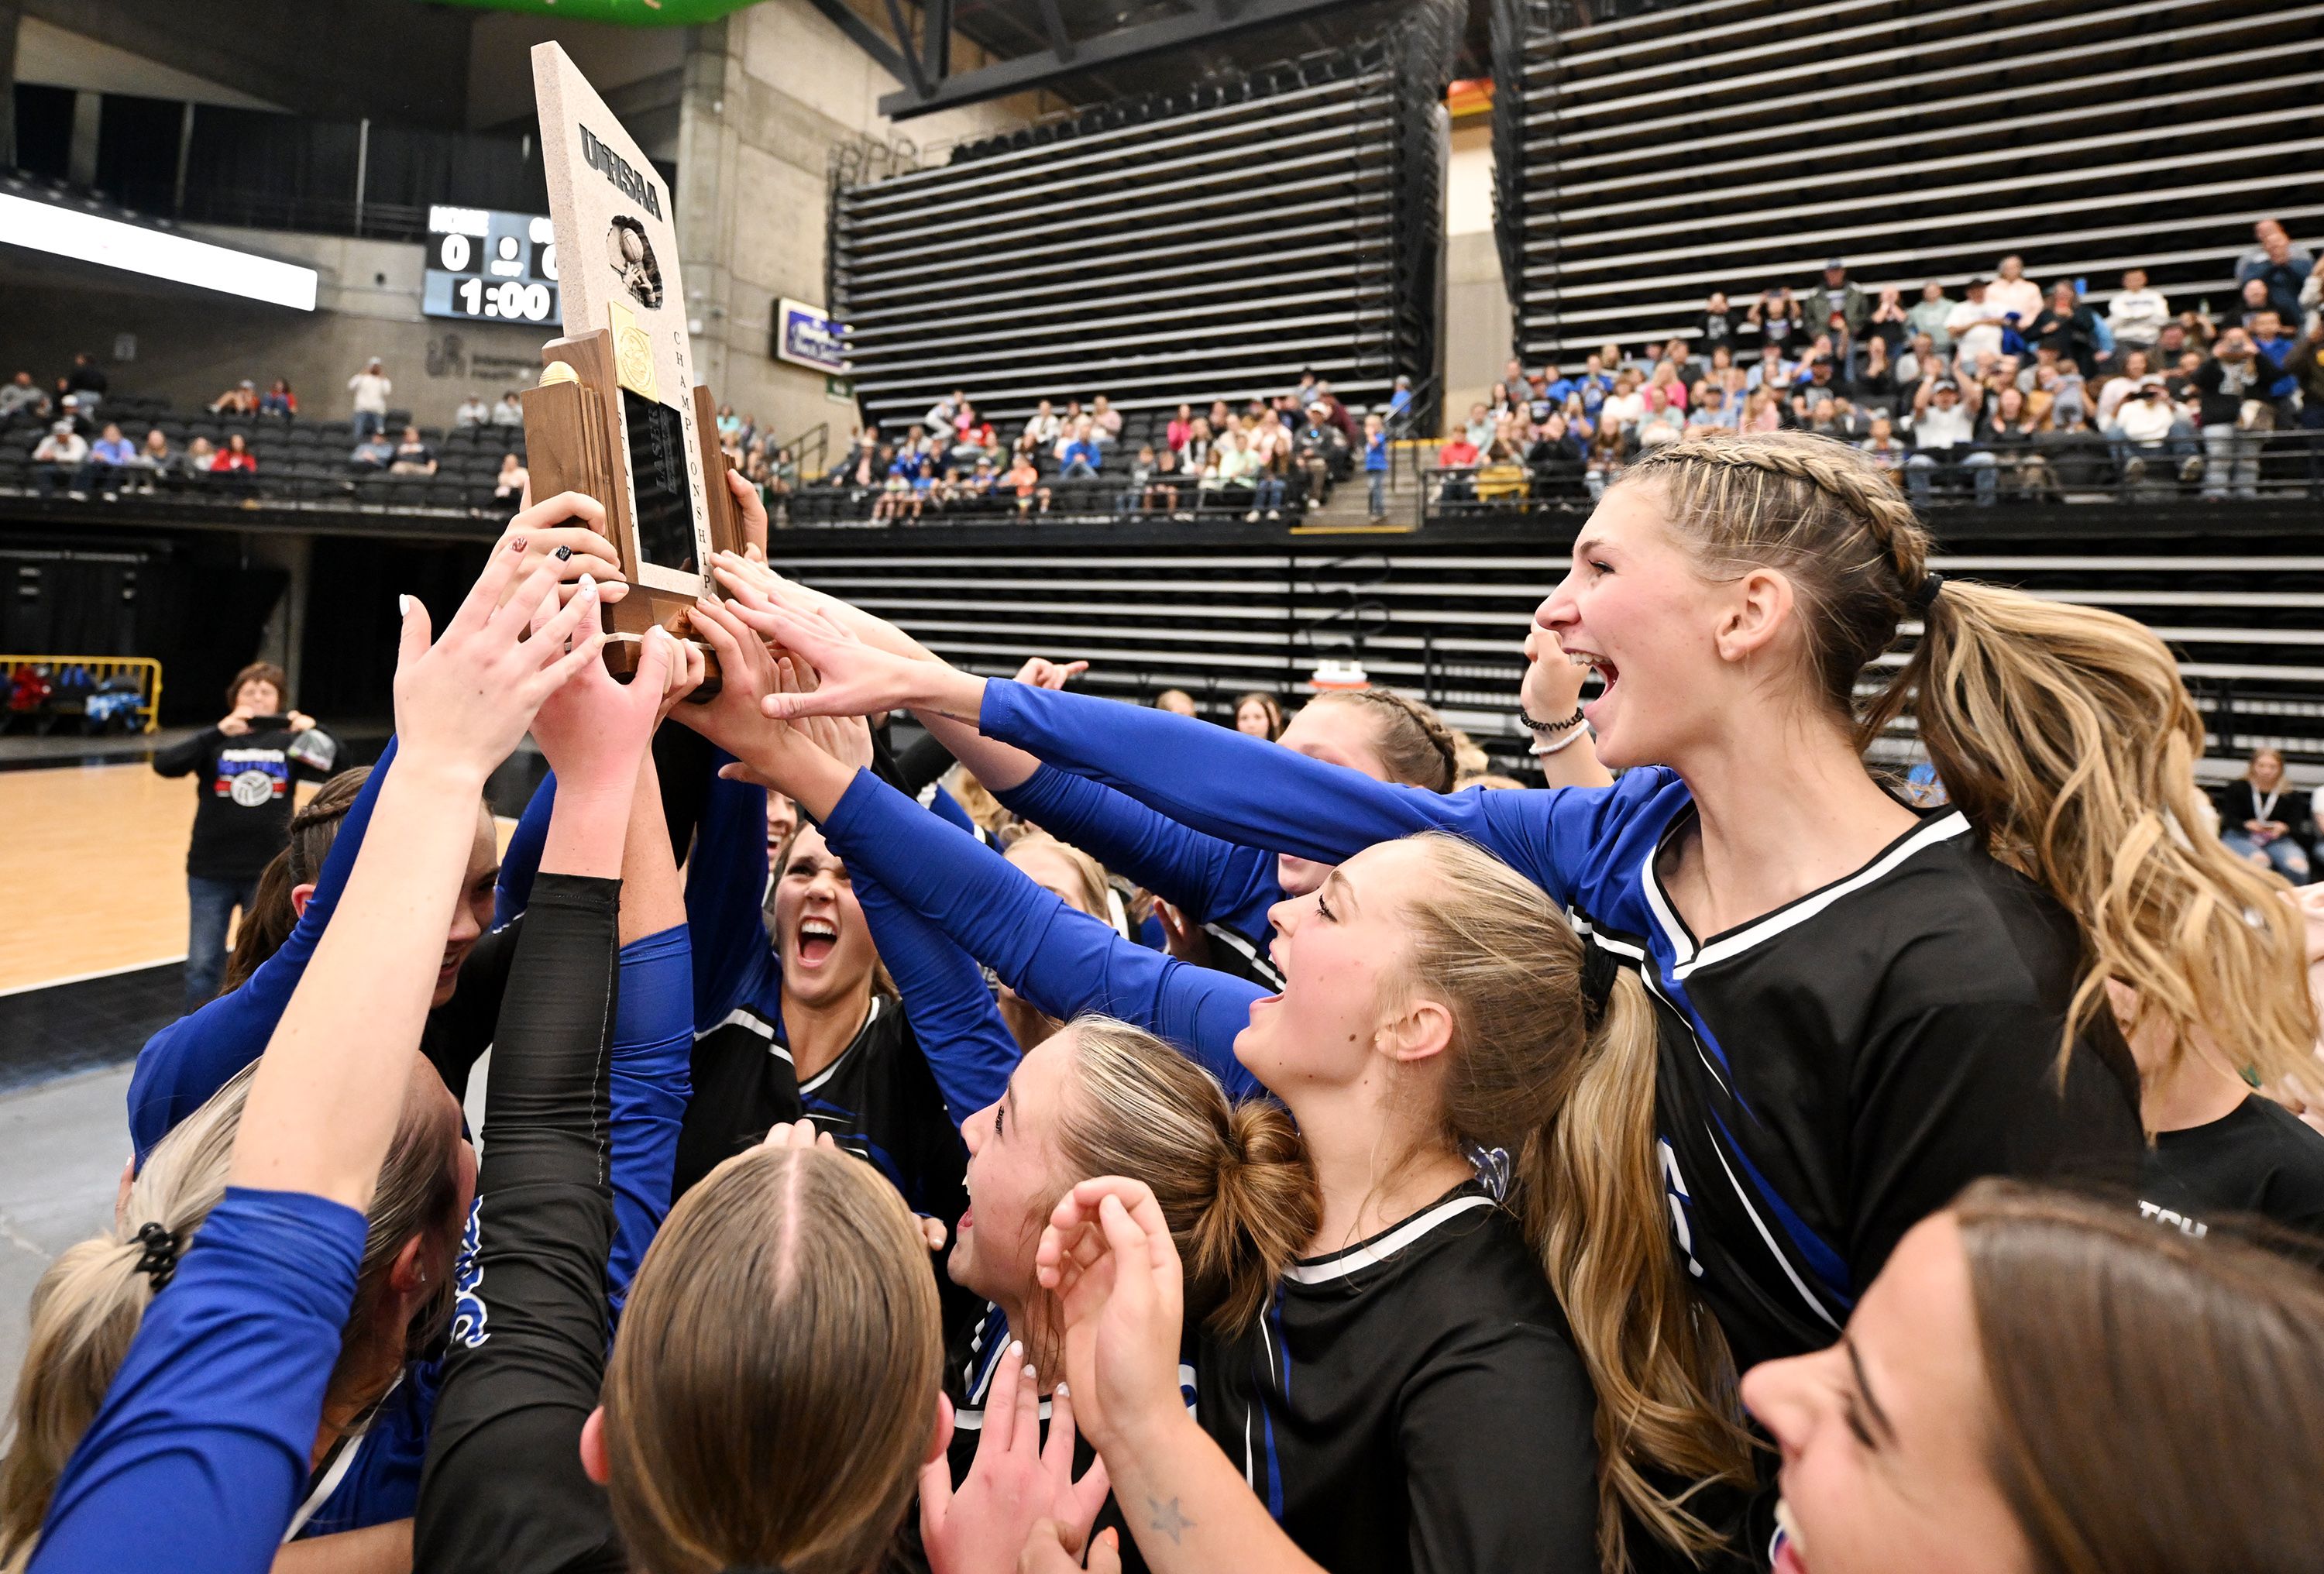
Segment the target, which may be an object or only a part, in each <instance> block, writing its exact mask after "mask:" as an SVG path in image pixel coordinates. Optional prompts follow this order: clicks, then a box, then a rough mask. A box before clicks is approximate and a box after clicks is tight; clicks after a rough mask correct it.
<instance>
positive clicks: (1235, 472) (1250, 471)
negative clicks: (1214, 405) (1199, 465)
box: [1201, 431, 1259, 508]
mask: <svg viewBox="0 0 2324 1574" xmlns="http://www.w3.org/2000/svg"><path fill="white" fill-rule="evenodd" d="M1258 477H1259V456H1258V455H1257V454H1256V453H1254V452H1253V451H1252V450H1251V447H1250V444H1248V443H1246V442H1245V441H1244V440H1243V435H1242V434H1241V433H1240V432H1239V431H1230V432H1228V433H1227V434H1226V435H1225V436H1223V437H1221V438H1220V439H1219V442H1218V446H1217V447H1215V448H1213V449H1212V450H1211V462H1210V465H1208V466H1207V467H1206V468H1205V469H1204V470H1203V476H1202V481H1201V490H1202V491H1203V493H1205V494H1206V495H1207V497H1208V499H1209V501H1210V502H1213V503H1216V504H1219V505H1222V506H1223V507H1227V508H1243V507H1247V506H1248V504H1249V503H1250V497H1251V492H1252V488H1253V483H1255V482H1256V481H1257V479H1258Z"/></svg>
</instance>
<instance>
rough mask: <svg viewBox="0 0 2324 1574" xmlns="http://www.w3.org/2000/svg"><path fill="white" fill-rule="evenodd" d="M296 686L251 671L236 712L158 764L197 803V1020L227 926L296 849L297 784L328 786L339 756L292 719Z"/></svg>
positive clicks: (274, 672)
mask: <svg viewBox="0 0 2324 1574" xmlns="http://www.w3.org/2000/svg"><path fill="white" fill-rule="evenodd" d="M290 684H291V679H290V677H289V676H288V675H287V674H285V673H284V672H283V670H282V669H281V667H277V666H275V665H274V664H273V663H272V662H271V661H254V662H252V663H251V664H250V665H249V666H247V667H244V668H243V669H242V670H241V671H240V672H237V673H235V677H234V681H233V682H232V683H230V684H228V685H227V686H226V704H227V706H228V709H227V712H226V715H225V716H224V717H222V718H220V720H219V721H218V723H217V725H216V726H214V727H211V728H209V729H208V730H207V731H204V732H198V733H196V734H195V735H194V736H193V737H191V738H189V739H187V740H186V741H184V742H183V743H180V744H178V745H176V746H175V747H173V748H170V749H164V750H160V751H158V752H157V753H155V755H154V756H153V769H154V771H155V773H156V774H158V775H161V776H185V775H188V774H189V773H190V774H191V775H192V776H193V777H194V778H195V781H194V786H195V790H196V792H197V794H198V796H197V797H196V799H195V804H196V807H195V809H194V839H193V843H192V845H191V846H189V848H187V850H186V898H187V902H188V905H189V907H190V909H191V912H192V919H193V922H192V926H191V928H190V929H189V931H188V934H187V936H186V1009H187V1010H189V1011H190V1010H193V1009H194V1008H196V1007H198V1006H199V1005H201V1004H202V1003H203V1002H204V1001H206V1000H208V999H209V998H210V997H211V996H213V995H215V994H217V990H218V978H219V975H220V974H221V973H223V972H224V971H225V969H226V922H227V920H228V919H229V918H230V917H232V916H233V914H234V910H235V908H236V907H239V908H241V909H242V916H243V918H244V921H245V922H246V921H247V920H248V919H249V917H250V916H251V911H252V909H253V907H255V905H256V902H257V897H258V877H259V876H260V875H261V874H263V873H264V872H265V870H266V866H267V864H268V863H270V862H272V860H273V858H274V855H275V854H276V853H278V852H280V851H282V847H283V843H284V842H287V841H288V840H289V839H290V834H291V811H292V810H293V809H294V808H295V807H296V806H297V805H296V803H295V796H296V795H295V793H294V792H293V784H294V783H297V782H300V781H320V780H322V779H323V778H325V777H327V776H328V775H330V774H331V762H332V760H333V759H336V758H337V755H338V750H339V746H338V744H337V742H336V741H333V739H332V738H331V735H330V734H329V733H327V732H323V731H322V730H321V729H320V728H318V727H317V726H316V725H315V718H314V717H312V716H309V715H305V714H302V713H300V712H298V711H289V712H285V711H284V709H283V695H284V694H285V693H286V692H287V691H288V690H289V687H290Z"/></svg>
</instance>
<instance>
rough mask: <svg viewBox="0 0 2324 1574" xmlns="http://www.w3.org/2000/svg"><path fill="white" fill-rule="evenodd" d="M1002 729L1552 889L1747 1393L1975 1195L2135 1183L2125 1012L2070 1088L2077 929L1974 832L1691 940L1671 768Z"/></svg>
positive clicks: (1011, 712)
mask: <svg viewBox="0 0 2324 1574" xmlns="http://www.w3.org/2000/svg"><path fill="white" fill-rule="evenodd" d="M980 724H981V726H982V731H983V732H985V733H986V734H987V735H988V736H990V737H993V738H996V739H999V740H1001V741H1004V742H1009V743H1013V744H1015V745H1017V746H1018V747H1019V748H1021V749H1025V750H1029V751H1030V752H1032V753H1033V754H1036V755H1037V756H1039V757H1040V758H1042V759H1046V760H1047V761H1049V762H1051V763H1052V764H1055V765H1058V766H1061V767H1063V768H1065V769H1067V770H1071V771H1074V772H1075V773H1077V774H1081V775H1084V776H1088V777H1090V778H1093V779H1095V780H1097V781H1100V782H1102V783H1105V784H1107V785H1109V786H1111V787H1117V788H1119V789H1120V790H1121V791H1123V792H1125V793H1128V794H1129V795H1130V796H1133V797H1135V798H1137V799H1139V801H1140V802H1142V803H1145V804H1147V805H1149V806H1150V807H1152V808H1154V809H1155V810H1157V811H1158V812H1159V813H1161V814H1163V815H1167V816H1168V817H1169V818H1171V819H1173V820H1176V821H1179V822H1181V823H1183V824H1186V825H1189V826H1192V827H1194V829H1196V830H1198V831H1202V832H1204V833H1208V834H1210V835H1213V836H1218V837H1222V838H1225V839H1227V840H1230V841H1233V842H1244V843H1250V844H1256V845H1259V846H1265V847H1272V848H1276V849H1278V850H1280V851H1285V852H1290V853H1294V854H1296V855H1298V856H1301V857H1305V858H1311V859H1317V860H1322V861H1328V862H1333V863H1338V862H1342V861H1345V860H1347V859H1348V858H1350V857H1351V856H1353V855H1354V854H1355V853H1357V852H1359V851H1361V850H1362V849H1363V848H1365V847H1366V846H1369V845H1370V844H1371V843H1373V842H1380V841H1385V840H1389V839H1392V838H1395V837H1399V836H1405V835H1408V834H1410V833H1414V832H1416V831H1425V830H1443V831H1450V832H1452V833H1457V834H1459V835H1462V836H1464V837H1466V838H1468V839H1469V840H1471V841H1472V842H1476V843H1478V844H1479V845H1480V846H1482V847H1484V848H1485V849H1487V850H1488V851H1491V852H1492V853H1493V854H1494V855H1495V856H1497V857H1499V858H1500V859H1501V860H1502V861H1505V862H1507V863H1508V864H1509V865H1510V867H1512V868H1514V869H1516V870H1518V871H1520V872H1521V873H1523V874H1525V875H1526V876H1527V877H1528V878H1529V879H1532V880H1534V881H1535V883H1536V884H1538V885H1539V886H1541V887H1542V888H1543V889H1544V890H1545V891H1546V892H1547V893H1548V894H1549V895H1550V896H1551V897H1553V898H1554V899H1555V900H1556V901H1557V902H1558V903H1559V904H1560V905H1561V906H1563V907H1566V908H1567V909H1568V910H1569V911H1570V912H1571V913H1572V915H1573V916H1574V918H1575V921H1576V925H1577V927H1579V928H1582V929H1584V930H1585V931H1586V932H1587V933H1588V934H1589V935H1590V938H1591V941H1592V943H1595V944H1597V945H1600V946H1601V947H1603V948H1605V949H1606V950H1607V951H1609V952H1610V953H1613V954H1614V955H1615V956H1616V957H1617V958H1618V960H1619V961H1621V962H1624V963H1625V964H1627V965H1628V966H1630V967H1632V968H1633V969H1635V970H1636V971H1637V972H1638V974H1639V976H1640V977H1641V979H1642V980H1644V982H1645V983H1646V986H1647V989H1648V991H1649V993H1650V994H1651V995H1652V996H1653V998H1654V1001H1655V1015H1656V1024H1657V1033H1658V1039H1659V1051H1658V1055H1657V1067H1656V1077H1655V1103H1656V1125H1657V1128H1658V1129H1659V1132H1660V1136H1661V1145H1660V1147H1661V1160H1662V1164H1663V1172H1664V1178H1665V1183H1666V1186H1667V1188H1668V1190H1669V1192H1670V1195H1671V1200H1672V1212H1673V1220H1674V1228H1675V1231H1676V1236H1677V1240H1676V1245H1677V1247H1678V1248H1679V1250H1680V1251H1681V1252H1682V1254H1683V1257H1684V1260H1685V1263H1686V1267H1687V1271H1688V1273H1689V1275H1690V1276H1692V1278H1693V1279H1694V1281H1695V1282H1696V1283H1697V1284H1698V1285H1700V1287H1701V1290H1702V1292H1703V1294H1704V1297H1705V1299H1706V1300H1707V1301H1708V1302H1709V1303H1710V1305H1711V1308H1712V1310H1713V1312H1715V1313H1716V1314H1717V1315H1718V1317H1719V1320H1720V1324H1721V1326H1722V1328H1723V1329H1724V1330H1725V1331H1726V1333H1727V1337H1728V1341H1729V1345H1730V1347H1731V1348H1733V1350H1734V1353H1735V1356H1736V1358H1737V1360H1738V1365H1740V1366H1742V1367H1748V1366H1750V1365H1751V1364H1752V1363H1754V1362H1756V1361H1759V1360H1764V1359H1771V1358H1777V1357H1782V1356H1789V1355H1796V1354H1800V1353H1802V1352H1803V1351H1806V1350H1811V1349H1816V1348H1822V1347H1823V1346H1824V1345H1826V1344H1828V1343H1829V1342H1830V1341H1831V1339H1833V1338H1835V1337H1836V1336H1837V1334H1838V1331H1839V1329H1840V1324H1841V1323H1842V1322H1844V1321H1846V1319H1847V1316H1848V1312H1849V1307H1850V1306H1852V1305H1853V1304H1854V1302H1855V1298H1856V1297H1857V1296H1858V1295H1859V1294H1860V1293H1862V1291H1863V1289H1864V1287H1865V1286H1866V1285H1867V1284H1869V1283H1870V1282H1871V1281H1872V1278H1873V1276H1874V1275H1877V1273H1878V1271H1879V1269H1880V1266H1881V1265H1882V1264H1883V1263H1884V1262H1886V1258H1887V1255H1888V1253H1889V1251H1890V1250H1892V1249H1893V1248H1894V1247H1895V1244H1896V1241H1897V1240H1898V1239H1899V1238H1901V1237H1902V1236H1903V1234H1904V1231H1905V1230H1906V1229H1910V1228H1911V1227H1912V1226H1913V1225H1914V1223H1916V1222H1917V1221H1918V1220H1921V1219H1923V1218H1924V1217H1926V1216H1927V1215H1928V1214H1929V1213H1931V1212H1933V1211H1935V1210H1937V1209H1939V1208H1941V1207H1943V1206H1944V1205H1945V1204H1946V1203H1947V1202H1948V1201H1950V1200H1951V1198H1952V1197H1953V1196H1954V1195H1955V1194H1956V1193H1957V1192H1959V1191H1960V1188H1961V1187H1962V1186H1964V1185H1965V1184H1967V1183H1969V1181H1971V1180H1973V1179H1976V1178H1977V1177H1978V1176H1979V1175H1985V1174H2013V1175H2033V1176H2043V1177H2056V1176H2061V1175H2064V1176H2070V1177H2073V1178H2077V1179H2085V1180H2101V1181H2107V1182H2112V1183H2119V1184H2124V1185H2128V1184H2131V1183H2135V1177H2136V1174H2137V1167H2136V1166H2137V1160H2138V1155H2139V1149H2140V1139H2139V1128H2138V1123H2137V1094H2136V1089H2137V1081H2136V1074H2135V1069H2134V1068H2133V1067H2132V1066H2131V1064H2130V1062H2129V1057H2128V1054H2127V1052H2126V1049H2125V1048H2124V1046H2123V1045H2122V1043H2121V1039H2120V1036H2119V1034H2118V1033H2117V1032H2116V1031H2115V1029H2114V1026H2113V1023H2112V1021H2111V1019H2110V1018H2109V1017H2107V1016H2106V1014H2104V1013H2101V1014H2100V1016H2099V1017H2098V1020H2096V1021H2095V1022H2093V1023H2092V1024H2091V1025H2090V1026H2089V1027H2088V1028H2086V1029H2085V1030H2084V1031H2083V1032H2082V1033H2081V1034H2080V1036H2079V1037H2078V1038H2077V1040H2076V1041H2075V1043H2074V1044H2073V1045H2072V1046H2071V1047H2070V1052H2069V1053H2068V1054H2066V1055H2065V1057H2064V1068H2063V1069H2064V1072H2065V1074H2064V1076H2063V1078H2062V1079H2061V1077H2060V1075H2059V1072H2060V1059H2061V1057H2060V1050H2061V1045H2062V1044H2063V1043H2064V1039H2065V1035H2064V1026H2065V1022H2066V1017H2067V1011H2068V1008H2069V1005H2070V1000H2071V999H2072V995H2073V991H2074V986H2075V981H2076V979H2077V977H2078V974H2079V971H2080V958H2081V942H2080V934H2079V932H2078V930H2077V928H2076V926H2075V924H2074V921H2073V918H2072V917H2071V916H2070V914H2068V913H2067V912H2066V911H2065V909H2063V908H2062V907H2060V906H2059V905H2058V904H2057V903H2056V902H2055V901H2053V900H2052V899H2051V898H2050V897H2048V896H2047V895H2046V894H2044V893H2043V891H2041V890H2040V889H2039V888H2036V887H2035V886H2034V885H2033V883H2032V882H2031V881H2029V880H2027V879H2024V877H2022V876H2020V875H2018V874H2017V873H2015V871H2014V870H2008V869H2006V868H2005V867H2003V866H2002V865H2001V864H1999V863H1997V862H1996V861H1994V860H1993V859H1992V858H1991V857H1990V856H1989V855H1988V854H1987V853H1986V851H1984V849H1983V848H1982V846H1981V845H1980V844H1979V841H1978V837H1977V836H1976V835H1975V834H1974V833H1972V831H1971V828H1970V826H1969V822H1968V821H1967V820H1966V819H1965V818H1964V817H1963V816H1962V815H1960V813H1958V812H1956V811H1951V810H1946V809H1940V810H1937V811H1934V812H1932V813H1930V814H1929V815H1925V816H1924V817H1923V818H1922V819H1921V821H1920V823H1919V824H1916V825H1914V826H1913V827H1912V829H1910V830H1909V831H1907V832H1906V833H1904V834H1903V835H1901V836H1899V837H1898V838H1897V839H1896V840H1895V842H1893V843H1891V844H1890V845H1889V846H1888V847H1886V848H1885V849H1883V850H1882V851H1880V852H1879V853H1878V854H1877V856H1876V857H1874V858H1873V859H1872V860H1871V861H1869V862H1867V864H1865V865H1864V866H1863V867H1862V868H1861V869H1859V870H1856V871H1855V872H1854V873H1852V874H1850V875H1849V876H1847V877H1846V878H1844V879H1839V880H1835V881H1834V882H1832V883H1831V885H1828V886H1826V887H1824V888H1821V889H1820V890H1816V891H1812V892H1810V893H1809V894H1807V895H1805V896H1803V897H1800V898H1799V899H1798V900H1796V901H1794V902H1791V903H1787V904H1785V905H1784V907H1778V908H1776V909H1775V911H1773V912H1771V913H1767V914H1765V915H1762V916H1759V917H1757V918H1755V919H1753V920H1752V921H1751V922H1749V923H1748V924H1744V925H1738V926H1737V927H1736V928H1733V929H1730V930H1729V931H1727V932H1725V933H1723V934H1714V935H1708V936H1697V935H1696V934H1693V933H1692V931H1691V930H1690V929H1689V928H1688V926H1687V925H1686V924H1685V922H1684V921H1683V919H1682V918H1681V917H1680V916H1678V913H1677V909H1676V907H1675V905H1674V903H1673V902H1672V900H1671V898H1670V897H1669V895H1668V893H1667V892H1666V891H1665V888H1664V886H1663V882H1662V879H1661V878H1660V876H1659V874H1658V872H1657V870H1656V868H1655V861H1656V859H1657V856H1658V854H1659V852H1660V850H1661V849H1662V848H1663V847H1664V846H1665V845H1666V844H1668V843H1670V842H1674V841H1676V840H1677V839H1679V838H1682V837H1683V836H1685V835H1688V834H1690V833H1692V830H1693V825H1694V818H1695V810H1694V804H1693V799H1692V795H1691V794H1690V793H1689V791H1688V789H1687V787H1686V785H1685V783H1683V781H1681V780H1680V779H1679V778H1677V776H1676V775H1675V774H1674V773H1673V772H1671V771H1668V770H1665V769H1635V770H1632V771H1630V772H1628V774H1626V775H1625V776H1624V777H1623V778H1622V779H1621V780H1620V781H1619V782H1618V783H1616V784H1615V785H1614V786H1612V787H1601V788H1581V787H1567V788H1560V789H1554V790H1550V791H1517V792H1485V793H1461V794H1452V795H1449V796H1448V795H1443V794H1438V793H1432V792H1427V791H1425V790H1422V789H1420V788H1416V787H1398V786H1395V785H1392V784H1388V783H1384V782H1379V781H1374V780H1373V779H1371V778H1369V777H1367V776H1364V775H1362V774H1360V772H1357V771H1353V770H1348V769H1342V768H1341V767H1338V766H1333V765H1327V764H1323V763H1322V762H1320V761H1317V760H1313V759H1307V758H1305V757H1304V756H1302V755H1299V754H1296V753H1294V752H1293V751H1291V750H1286V749H1283V748H1279V747H1277V746H1275V745H1272V744H1269V743H1267V742H1264V741H1261V740H1259V739H1255V738H1247V737H1244V736H1243V735H1241V734H1240V733H1236V732H1229V731H1227V730H1225V729H1224V728H1220V727H1213V726H1210V725H1208V724H1206V723H1201V722H1197V721H1193V720H1189V719H1187V718H1184V717H1179V716H1173V715H1170V714H1169V713H1166V712H1161V711H1152V710H1146V709H1142V708H1139V707H1137V706H1131V705H1123V704H1113V703H1111V702H1108V701H1104V700H1099V699H1093V698H1091V697H1088V696H1085V695H1074V694H1066V693H1058V692H1051V691H1047V690H1043V689H1037V688H1033V687H1030V686H1026V685H1022V684H1016V683H1003V682H993V683H989V684H987V685H986V686H985V695H984V703H983V707H982V716H981V722H980ZM882 873H883V875H884V873H885V871H884V870H882ZM971 949H972V950H973V949H974V947H973V946H972V947H971Z"/></svg>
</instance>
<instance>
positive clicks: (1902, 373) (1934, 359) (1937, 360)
mask: <svg viewBox="0 0 2324 1574" xmlns="http://www.w3.org/2000/svg"><path fill="white" fill-rule="evenodd" d="M1947 309H1950V308H1947ZM1944 364H1945V357H1944V355H1943V354H1942V353H1941V352H1940V351H1939V350H1938V348H1937V345H1936V339H1935V336H1933V335H1930V334H1915V335H1914V336H1913V342H1912V343H1911V344H1910V345H1907V346H1905V350H1904V354H1902V355H1899V356H1898V357H1897V358H1896V386H1897V388H1898V389H1899V390H1900V391H1901V390H1903V389H1906V388H1912V387H1914V386H1916V385H1917V384H1919V383H1920V382H1922V381H1923V379H1925V378H1927V377H1930V376H1932V375H1934V374H1935V373H1937V372H1938V371H1939V370H1940V369H1941V368H1942V367H1943V366H1944Z"/></svg>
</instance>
